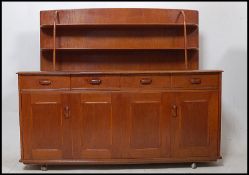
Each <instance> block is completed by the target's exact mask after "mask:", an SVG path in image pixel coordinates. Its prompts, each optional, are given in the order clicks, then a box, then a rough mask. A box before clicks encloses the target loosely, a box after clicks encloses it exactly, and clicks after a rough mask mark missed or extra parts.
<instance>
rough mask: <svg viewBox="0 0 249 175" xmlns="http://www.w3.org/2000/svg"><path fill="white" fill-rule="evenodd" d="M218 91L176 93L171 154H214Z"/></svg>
mask: <svg viewBox="0 0 249 175" xmlns="http://www.w3.org/2000/svg"><path fill="white" fill-rule="evenodd" d="M217 103H218V94H217V93H216V92H211V91H210V92H180V93H177V95H176V104H177V108H178V109H177V113H178V114H177V116H176V117H173V118H172V120H173V123H174V124H173V130H174V131H172V133H174V135H173V138H172V140H174V142H173V143H172V144H173V154H174V156H178V157H191V156H192V157H194V156H213V157H214V156H216V155H217V139H218V138H217V131H218V108H217V106H218V104H217Z"/></svg>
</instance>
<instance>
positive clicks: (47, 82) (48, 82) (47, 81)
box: [39, 80, 52, 85]
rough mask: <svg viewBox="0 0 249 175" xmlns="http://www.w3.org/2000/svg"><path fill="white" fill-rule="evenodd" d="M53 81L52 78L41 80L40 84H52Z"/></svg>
mask: <svg viewBox="0 0 249 175" xmlns="http://www.w3.org/2000/svg"><path fill="white" fill-rule="evenodd" d="M51 83H52V82H51V81H50V80H40V81H39V84H40V85H50V84H51Z"/></svg>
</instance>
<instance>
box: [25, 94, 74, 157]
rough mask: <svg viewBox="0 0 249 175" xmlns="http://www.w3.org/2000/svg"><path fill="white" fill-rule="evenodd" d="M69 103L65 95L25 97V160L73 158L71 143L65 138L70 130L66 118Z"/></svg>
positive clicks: (26, 95)
mask: <svg viewBox="0 0 249 175" xmlns="http://www.w3.org/2000/svg"><path fill="white" fill-rule="evenodd" d="M66 100H67V95H66V94H63V93H55V92H54V93H50V92H36V93H34V92H33V93H23V94H22V121H23V122H22V123H23V125H24V126H23V127H22V128H23V139H24V142H25V144H24V159H36V160H37V159H45V160H46V159H63V158H70V156H71V152H70V151H71V150H70V148H71V147H70V146H68V145H70V140H66V139H67V138H68V137H67V135H66V134H65V133H66V130H67V129H70V128H67V127H69V125H68V124H67V123H66V121H65V118H64V116H63V110H64V107H65V106H66V105H67V104H66ZM65 140H66V141H65Z"/></svg>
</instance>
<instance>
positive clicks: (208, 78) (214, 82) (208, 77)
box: [172, 74, 219, 88]
mask: <svg viewBox="0 0 249 175" xmlns="http://www.w3.org/2000/svg"><path fill="white" fill-rule="evenodd" d="M218 85H219V75H218V74H188V75H182V74H180V75H173V76H172V87H174V88H216V87H218Z"/></svg>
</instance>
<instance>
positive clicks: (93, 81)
mask: <svg viewBox="0 0 249 175" xmlns="http://www.w3.org/2000/svg"><path fill="white" fill-rule="evenodd" d="M90 84H92V85H99V84H101V80H99V79H92V80H90Z"/></svg>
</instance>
